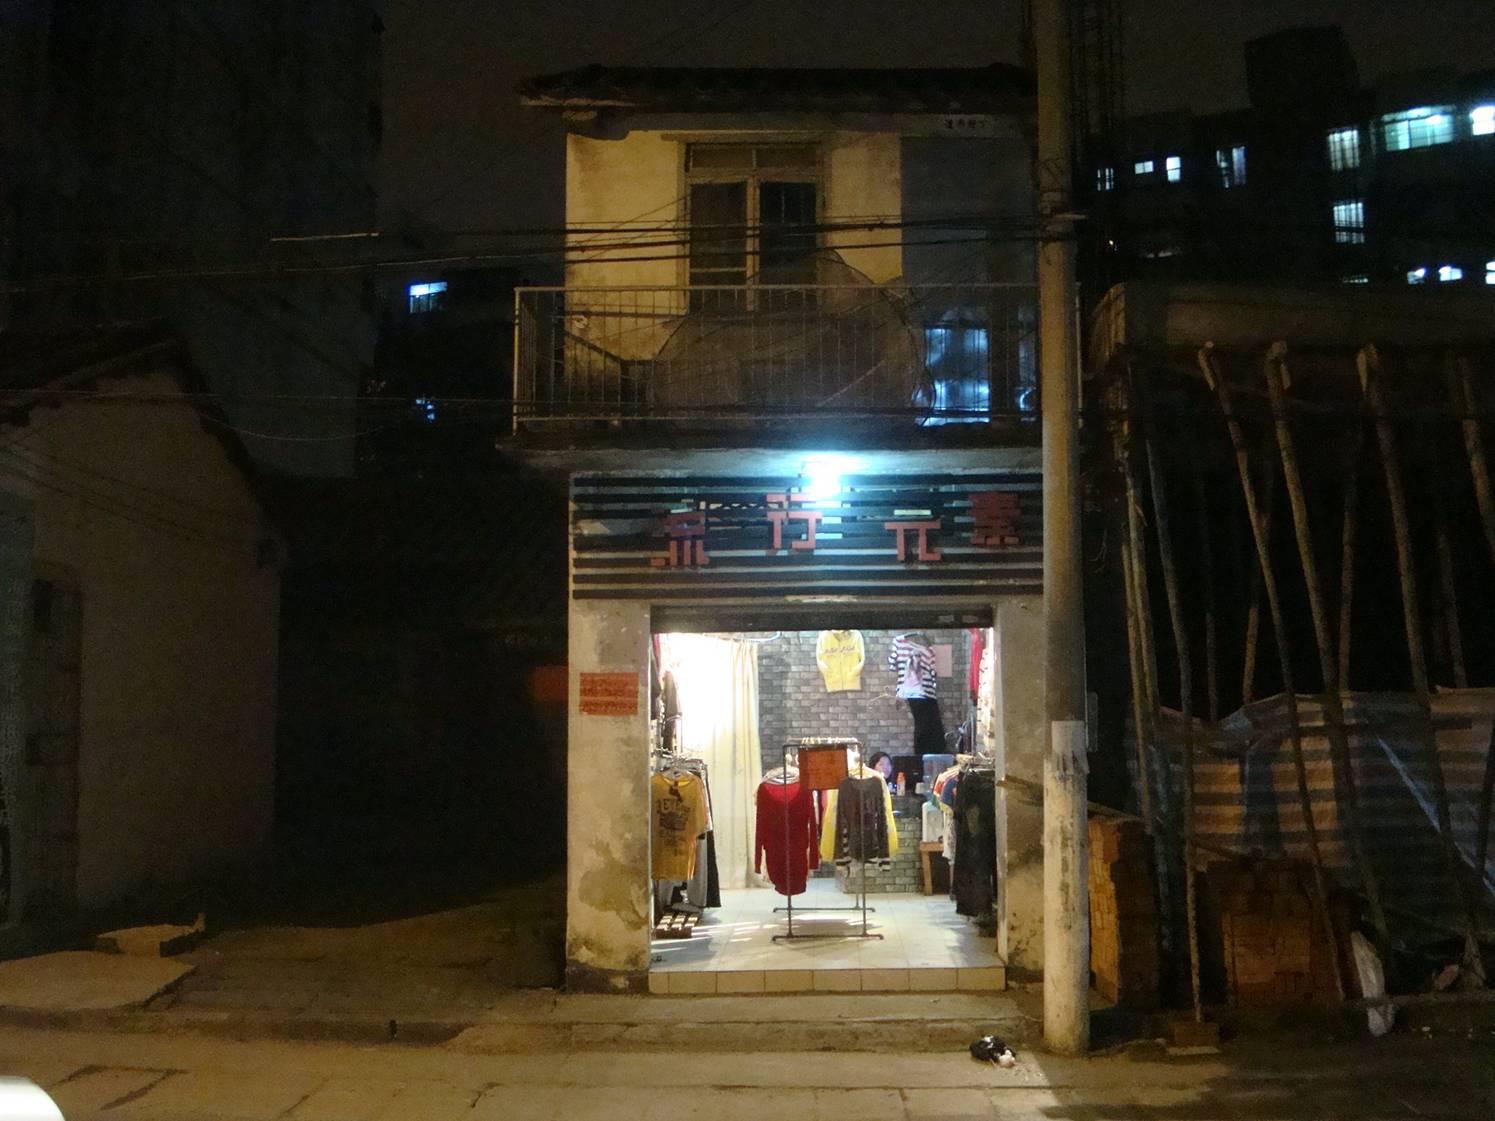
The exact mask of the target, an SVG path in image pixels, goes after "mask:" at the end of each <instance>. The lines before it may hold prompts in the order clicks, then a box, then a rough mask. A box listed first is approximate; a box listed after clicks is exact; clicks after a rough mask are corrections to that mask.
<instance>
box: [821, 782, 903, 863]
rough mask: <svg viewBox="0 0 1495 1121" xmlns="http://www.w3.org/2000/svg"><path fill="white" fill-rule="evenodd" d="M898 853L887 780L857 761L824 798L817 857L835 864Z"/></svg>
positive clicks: (895, 827)
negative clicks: (832, 861)
mask: <svg viewBox="0 0 1495 1121" xmlns="http://www.w3.org/2000/svg"><path fill="white" fill-rule="evenodd" d="M897 855H898V825H897V821H896V819H895V818H894V817H893V796H892V793H891V792H890V791H889V790H888V783H887V780H886V779H884V778H883V777H882V775H881V774H880V773H879V772H877V771H875V770H872V769H871V768H868V767H864V766H860V765H858V766H857V767H856V768H855V769H854V770H853V771H852V772H851V774H849V775H848V776H847V777H846V778H844V779H842V780H841V785H840V786H839V787H837V788H836V789H835V790H833V791H831V792H830V794H829V796H828V797H827V799H826V805H825V825H824V827H823V828H822V829H821V831H820V859H821V860H824V861H830V860H834V861H836V862H837V863H838V864H849V863H852V862H854V861H857V862H865V861H872V860H889V859H891V858H892V857H894V856H897Z"/></svg>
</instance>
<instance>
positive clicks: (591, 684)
mask: <svg viewBox="0 0 1495 1121" xmlns="http://www.w3.org/2000/svg"><path fill="white" fill-rule="evenodd" d="M638 694H639V676H638V674H636V673H583V674H582V675H581V689H580V697H579V698H578V702H579V703H578V708H579V709H580V710H581V713H582V715H584V716H637V715H638Z"/></svg>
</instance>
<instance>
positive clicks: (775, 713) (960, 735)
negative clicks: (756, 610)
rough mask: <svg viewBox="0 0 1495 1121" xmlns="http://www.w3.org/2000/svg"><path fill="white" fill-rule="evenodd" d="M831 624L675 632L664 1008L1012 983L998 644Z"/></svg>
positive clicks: (989, 636)
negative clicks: (1002, 869) (742, 996)
mask: <svg viewBox="0 0 1495 1121" xmlns="http://www.w3.org/2000/svg"><path fill="white" fill-rule="evenodd" d="M947 619H948V617H947ZM734 621H740V622H742V623H750V622H752V620H748V619H742V620H734ZM828 621H831V622H834V623H835V624H836V625H835V626H832V627H827V628H826V629H818V630H804V629H801V630H764V629H751V630H750V629H742V630H734V631H719V630H718V631H703V630H701V629H700V627H699V626H696V625H693V624H694V623H695V621H694V620H685V619H681V618H680V617H673V618H672V617H671V616H668V615H665V616H663V617H660V616H656V619H655V628H654V631H655V633H654V635H653V641H652V643H651V667H650V675H649V676H650V702H651V703H650V714H649V715H650V721H649V727H650V747H649V751H650V781H649V792H650V796H649V813H650V822H649V838H650V845H649V853H650V855H649V863H650V867H649V878H650V884H651V888H652V890H651V909H652V913H651V920H652V931H653V934H652V938H651V944H650V954H649V987H650V990H651V991H653V992H663V993H734V992H793V991H815V990H822V991H843V992H844V991H863V992H879V991H903V990H918V991H955V990H979V989H998V988H1002V987H1004V985H1005V980H1006V974H1005V968H1004V964H1003V962H1002V960H1001V959H1000V957H999V956H998V952H997V938H996V935H997V927H998V916H999V914H1000V911H1001V900H1000V895H1001V892H1002V885H1001V884H1000V883H999V882H998V837H997V835H998V831H999V828H998V822H997V820H996V817H997V814H998V813H999V810H998V805H999V799H998V798H997V797H996V787H995V763H996V754H997V750H998V738H999V736H1000V730H999V729H1000V717H999V714H998V712H997V711H996V708H997V704H998V701H997V698H998V696H999V690H998V689H997V688H996V687H995V682H996V679H997V660H998V656H997V651H996V644H995V642H994V635H993V632H992V630H991V628H990V627H986V626H951V625H950V624H949V622H948V621H947V622H946V625H945V626H944V627H939V626H934V627H926V628H919V627H915V626H911V625H909V624H910V623H912V622H917V621H918V620H917V619H908V618H904V619H903V620H899V619H897V618H896V617H888V616H884V617H875V616H869V618H868V619H867V622H868V623H870V624H875V625H870V626H861V627H858V626H855V625H849V624H853V623H854V622H856V620H855V619H848V618H838V619H835V620H828ZM900 623H901V625H900ZM791 908H792V911H791ZM791 921H792V925H791Z"/></svg>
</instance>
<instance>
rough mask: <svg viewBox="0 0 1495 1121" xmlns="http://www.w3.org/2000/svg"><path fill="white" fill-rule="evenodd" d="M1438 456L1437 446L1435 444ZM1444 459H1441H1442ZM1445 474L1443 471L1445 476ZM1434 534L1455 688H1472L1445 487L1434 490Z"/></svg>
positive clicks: (1444, 632)
mask: <svg viewBox="0 0 1495 1121" xmlns="http://www.w3.org/2000/svg"><path fill="white" fill-rule="evenodd" d="M1434 448H1435V455H1436V444H1435V445H1434ZM1441 458H1442V457H1441V456H1439V457H1437V459H1440V460H1441ZM1441 475H1442V472H1439V476H1440V477H1441ZM1433 518H1434V529H1433V533H1434V535H1435V536H1436V538H1437V546H1438V586H1439V591H1440V592H1441V600H1442V604H1441V606H1442V609H1443V610H1442V615H1443V626H1442V627H1441V628H1440V629H1441V631H1442V636H1441V637H1442V639H1443V642H1444V646H1445V649H1447V651H1448V664H1449V668H1450V669H1451V670H1452V672H1453V684H1454V688H1455V689H1467V688H1469V674H1468V672H1467V671H1466V670H1465V668H1464V634H1463V631H1462V630H1461V629H1460V627H1459V590H1458V586H1457V584H1456V583H1455V582H1454V574H1453V548H1452V546H1451V545H1450V544H1449V540H1448V500H1447V498H1445V497H1444V494H1443V487H1442V486H1441V485H1436V484H1435V485H1434V487H1433Z"/></svg>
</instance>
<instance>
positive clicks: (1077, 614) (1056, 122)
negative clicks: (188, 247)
mask: <svg viewBox="0 0 1495 1121" xmlns="http://www.w3.org/2000/svg"><path fill="white" fill-rule="evenodd" d="M1069 27H1070V25H1069V4H1068V2H1067V0H1033V46H1034V54H1035V58H1036V63H1037V68H1038V217H1039V239H1040V240H1039V249H1038V324H1039V329H1040V331H1041V332H1042V335H1041V344H1040V348H1039V357H1040V362H1041V364H1042V365H1041V378H1042V381H1041V393H1042V408H1043V608H1044V618H1045V621H1046V622H1045V625H1046V627H1047V632H1048V656H1047V663H1046V666H1045V674H1044V687H1045V690H1046V692H1045V697H1046V701H1045V704H1046V708H1047V716H1048V724H1049V729H1048V730H1049V745H1048V746H1049V749H1048V751H1047V753H1046V754H1045V755H1044V764H1043V1035H1044V1040H1045V1042H1047V1044H1048V1046H1049V1047H1050V1048H1051V1049H1052V1050H1054V1051H1057V1052H1060V1053H1061V1054H1070V1055H1075V1054H1081V1053H1083V1052H1085V1051H1087V1050H1089V1048H1090V884H1089V869H1090V854H1089V825H1088V823H1087V821H1086V813H1085V805H1086V775H1087V773H1088V771H1089V764H1088V761H1087V759H1086V744H1085V619H1084V608H1083V600H1082V587H1081V578H1080V555H1081V554H1080V462H1079V442H1078V437H1079V431H1078V430H1079V415H1078V414H1079V383H1078V377H1077V372H1078V368H1079V364H1078V362H1077V342H1078V340H1077V339H1076V338H1075V302H1074V301H1075V247H1074V219H1073V214H1072V210H1071V205H1072V204H1071V200H1070V188H1071V184H1072V181H1073V168H1072V167H1071V156H1070V153H1071V136H1070V129H1071V120H1072V118H1071V115H1070V73H1069V72H1070V53H1069Z"/></svg>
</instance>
